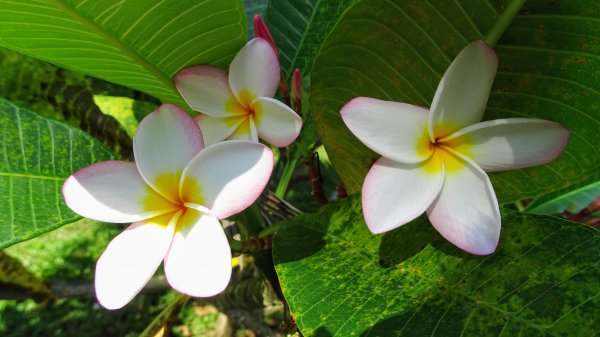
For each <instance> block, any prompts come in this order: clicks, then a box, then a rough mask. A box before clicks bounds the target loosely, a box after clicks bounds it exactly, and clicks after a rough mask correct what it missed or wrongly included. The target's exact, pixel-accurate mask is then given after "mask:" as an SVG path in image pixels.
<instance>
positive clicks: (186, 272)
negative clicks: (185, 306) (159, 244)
mask: <svg viewBox="0 0 600 337" xmlns="http://www.w3.org/2000/svg"><path fill="white" fill-rule="evenodd" d="M165 275H166V276H167V280H168V281H169V284H170V285H171V287H173V288H174V289H175V290H177V291H179V292H181V293H184V294H187V295H190V296H195V297H209V296H214V295H216V294H218V293H220V292H221V291H223V290H224V289H225V287H227V284H228V283H229V279H230V278H231V250H230V248H229V243H228V242H227V237H226V236H225V233H224V232H223V228H222V227H221V223H219V220H218V219H217V218H216V217H215V216H214V215H211V214H204V213H200V212H198V211H196V210H192V209H187V210H186V212H185V215H184V216H183V217H182V218H181V220H180V222H179V227H178V230H177V232H176V233H175V237H174V238H173V243H172V244H171V248H170V250H169V253H168V255H167V258H166V259H165Z"/></svg>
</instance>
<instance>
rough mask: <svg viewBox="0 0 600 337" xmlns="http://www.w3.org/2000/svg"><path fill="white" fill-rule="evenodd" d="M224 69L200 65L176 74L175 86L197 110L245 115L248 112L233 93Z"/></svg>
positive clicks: (220, 114)
mask: <svg viewBox="0 0 600 337" xmlns="http://www.w3.org/2000/svg"><path fill="white" fill-rule="evenodd" d="M228 81H229V80H228V78H227V72H226V71H225V70H223V69H219V68H215V67H211V66H207V65H198V66H193V67H189V68H186V69H183V70H182V71H180V72H179V73H177V75H175V86H176V87H177V90H179V93H180V94H181V96H182V97H183V99H185V101H186V102H187V104H189V106H190V107H191V108H192V109H194V110H195V111H198V112H202V113H204V114H207V115H209V116H213V117H230V116H235V115H244V114H246V113H247V112H246V111H245V110H244V108H243V107H242V106H241V105H240V104H239V103H238V100H237V98H236V97H235V95H233V92H232V91H231V88H230V87H229V82H228Z"/></svg>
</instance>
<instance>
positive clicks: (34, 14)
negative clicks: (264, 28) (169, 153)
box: [0, 0, 247, 106]
mask: <svg viewBox="0 0 600 337" xmlns="http://www.w3.org/2000/svg"><path fill="white" fill-rule="evenodd" d="M246 37H247V23H246V14H245V12H244V8H243V5H242V1H241V0H231V1H222V0H206V1H194V0H186V1H160V2H156V1H118V2H115V1H108V0H105V1H85V0H48V1H35V2H32V1H25V2H17V1H10V0H0V45H2V46H5V47H7V48H11V49H15V50H17V51H19V52H22V53H24V54H28V55H31V56H34V57H36V58H40V59H43V60H46V61H49V62H52V63H54V64H56V65H58V66H60V67H63V68H68V69H73V70H77V71H81V72H83V73H86V74H88V75H91V76H94V77H98V78H101V79H105V80H107V81H111V82H114V83H118V84H121V85H124V86H127V87H131V88H134V89H137V90H140V91H142V92H145V93H148V94H150V95H152V96H155V97H158V98H159V99H161V100H162V101H165V102H173V103H179V104H180V105H182V106H186V105H185V103H183V100H182V99H181V98H180V97H179V94H178V93H177V91H176V90H175V87H174V85H173V81H172V77H173V75H174V74H175V73H176V72H177V71H179V70H180V69H182V68H184V67H186V66H188V65H192V64H213V65H216V66H220V67H224V66H226V65H227V64H228V63H229V61H231V59H232V58H233V56H234V55H235V53H237V51H238V50H239V49H240V47H241V46H242V45H243V43H244V42H246Z"/></svg>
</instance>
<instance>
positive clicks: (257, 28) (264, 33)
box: [254, 15, 277, 52]
mask: <svg viewBox="0 0 600 337" xmlns="http://www.w3.org/2000/svg"><path fill="white" fill-rule="evenodd" d="M254 35H256V37H260V38H261V39H265V40H266V41H267V42H269V44H270V45H271V47H273V49H274V50H275V52H277V47H276V46H275V40H273V36H272V35H271V32H270V31H269V28H267V25H266V24H265V21H264V20H263V19H262V18H261V17H260V15H255V16H254Z"/></svg>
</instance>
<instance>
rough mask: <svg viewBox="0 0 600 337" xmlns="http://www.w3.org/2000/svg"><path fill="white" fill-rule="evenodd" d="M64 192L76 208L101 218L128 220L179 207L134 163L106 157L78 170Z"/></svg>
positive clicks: (83, 212)
mask: <svg viewBox="0 0 600 337" xmlns="http://www.w3.org/2000/svg"><path fill="white" fill-rule="evenodd" d="M62 193H63V196H64V198H65V202H66V203H67V205H68V206H69V207H70V208H71V209H72V210H73V212H75V213H77V214H79V215H81V216H84V217H86V218H90V219H94V220H97V221H104V222H114V223H126V222H134V221H140V220H143V219H148V218H150V217H153V216H156V215H159V214H164V213H167V212H170V211H172V210H174V209H175V205H173V204H171V203H170V202H168V201H167V200H166V199H164V198H163V197H161V196H160V195H159V194H158V193H156V192H155V191H154V190H153V189H152V188H151V187H150V186H148V185H147V184H146V182H145V181H144V180H143V179H142V176H140V173H139V172H138V169H137V167H136V166H135V164H134V163H128V162H124V161H103V162H100V163H97V164H94V165H90V166H88V167H86V168H83V169H81V170H79V171H77V172H75V173H74V174H73V175H72V176H70V177H69V178H68V179H67V180H66V181H65V183H64V185H63V188H62Z"/></svg>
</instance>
